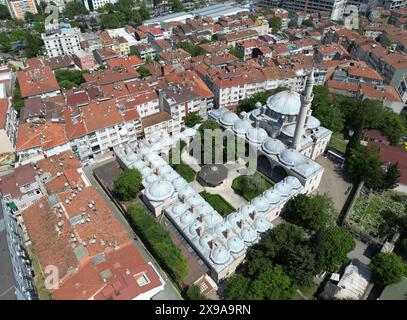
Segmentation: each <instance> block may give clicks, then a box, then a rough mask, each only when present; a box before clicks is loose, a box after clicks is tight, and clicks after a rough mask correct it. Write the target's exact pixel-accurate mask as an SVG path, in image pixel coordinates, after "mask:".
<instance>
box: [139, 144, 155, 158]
mask: <svg viewBox="0 0 407 320" xmlns="http://www.w3.org/2000/svg"><path fill="white" fill-rule="evenodd" d="M140 153H141V157H142V158H143V159H144V158H145V157H146V156H147V155H148V154H150V153H152V151H151V150H150V149H149V148H146V147H144V148H141V150H140Z"/></svg>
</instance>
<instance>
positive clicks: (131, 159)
mask: <svg viewBox="0 0 407 320" xmlns="http://www.w3.org/2000/svg"><path fill="white" fill-rule="evenodd" d="M136 160H137V156H136V155H135V154H134V153H133V152H131V153H129V154H128V155H127V157H126V161H127V162H128V163H132V162H134V161H136Z"/></svg>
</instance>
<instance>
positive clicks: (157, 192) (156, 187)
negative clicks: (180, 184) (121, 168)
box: [146, 180, 175, 201]
mask: <svg viewBox="0 0 407 320" xmlns="http://www.w3.org/2000/svg"><path fill="white" fill-rule="evenodd" d="M174 191H175V190H174V187H173V185H172V184H171V183H169V182H168V181H163V180H160V181H156V182H153V183H152V184H150V185H149V187H148V188H147V189H146V197H147V198H148V199H149V200H151V201H164V200H165V199H167V198H169V197H171V196H172V194H173V193H174Z"/></svg>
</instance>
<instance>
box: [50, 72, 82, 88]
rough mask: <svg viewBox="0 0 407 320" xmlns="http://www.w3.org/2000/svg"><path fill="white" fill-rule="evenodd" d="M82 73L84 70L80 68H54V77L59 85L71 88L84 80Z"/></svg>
mask: <svg viewBox="0 0 407 320" xmlns="http://www.w3.org/2000/svg"><path fill="white" fill-rule="evenodd" d="M84 73H85V72H84V71H81V70H67V69H59V70H55V77H56V78H57V81H58V83H59V85H60V86H61V87H63V88H67V89H71V88H73V87H79V86H80V84H81V83H84V82H85V79H84V78H83V74H84ZM67 86H68V87H67ZM69 86H70V88H69Z"/></svg>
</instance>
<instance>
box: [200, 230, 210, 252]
mask: <svg viewBox="0 0 407 320" xmlns="http://www.w3.org/2000/svg"><path fill="white" fill-rule="evenodd" d="M213 238H214V237H213V235H211V234H210V233H204V234H203V235H202V236H201V237H200V238H199V245H200V246H201V247H202V248H207V249H209V247H210V244H211V242H212V241H213Z"/></svg>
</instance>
